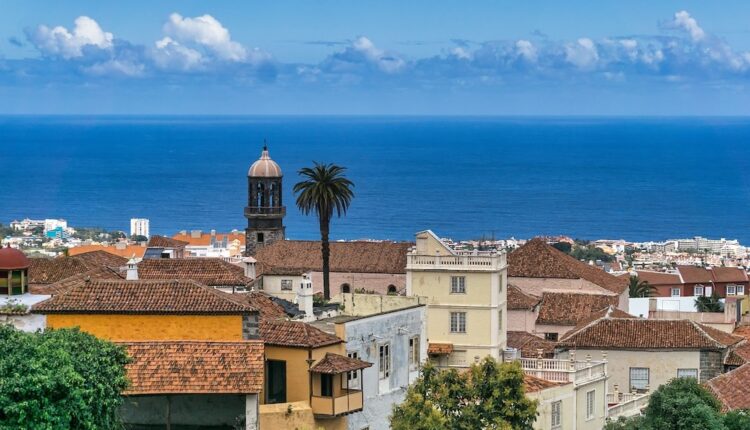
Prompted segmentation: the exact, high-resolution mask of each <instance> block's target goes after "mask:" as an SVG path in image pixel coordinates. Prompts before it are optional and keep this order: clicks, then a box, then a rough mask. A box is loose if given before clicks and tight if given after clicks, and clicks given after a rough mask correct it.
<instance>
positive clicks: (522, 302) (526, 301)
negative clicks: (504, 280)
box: [507, 284, 542, 311]
mask: <svg viewBox="0 0 750 430" xmlns="http://www.w3.org/2000/svg"><path fill="white" fill-rule="evenodd" d="M507 300H508V310H509V311H530V310H532V309H534V307H535V306H536V305H538V304H539V302H540V301H541V300H542V299H540V298H539V297H537V296H532V295H531V294H527V293H525V292H523V291H521V289H520V288H518V287H516V286H515V285H512V284H508V298H507Z"/></svg>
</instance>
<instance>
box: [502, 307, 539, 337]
mask: <svg viewBox="0 0 750 430" xmlns="http://www.w3.org/2000/svg"><path fill="white" fill-rule="evenodd" d="M536 316H537V314H536V312H533V311H521V310H515V311H511V310H509V311H508V331H525V332H527V333H534V329H535V327H536Z"/></svg>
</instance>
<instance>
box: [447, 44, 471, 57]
mask: <svg viewBox="0 0 750 430" xmlns="http://www.w3.org/2000/svg"><path fill="white" fill-rule="evenodd" d="M451 55H453V56H454V57H456V58H458V59H459V60H470V59H471V53H470V52H469V51H467V50H466V49H464V48H463V47H461V46H456V47H455V48H453V49H451Z"/></svg>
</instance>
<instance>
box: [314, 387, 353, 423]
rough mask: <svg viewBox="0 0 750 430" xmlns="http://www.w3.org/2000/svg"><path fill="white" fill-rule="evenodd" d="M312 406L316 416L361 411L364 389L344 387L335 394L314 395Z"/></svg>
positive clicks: (334, 415)
mask: <svg viewBox="0 0 750 430" xmlns="http://www.w3.org/2000/svg"><path fill="white" fill-rule="evenodd" d="M310 406H312V410H313V414H315V417H316V418H325V417H338V416H341V415H346V414H351V413H354V412H359V411H361V410H362V391H361V390H352V389H346V388H342V389H341V391H340V392H339V393H336V395H335V396H333V395H332V396H330V397H328V396H312V399H311V401H310Z"/></svg>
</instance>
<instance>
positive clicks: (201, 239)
mask: <svg viewBox="0 0 750 430" xmlns="http://www.w3.org/2000/svg"><path fill="white" fill-rule="evenodd" d="M224 237H226V238H227V242H228V243H229V244H231V243H232V242H233V241H235V240H237V241H239V242H240V245H242V246H245V234H244V233H242V232H236V233H216V241H217V242H219V241H223V240H224ZM172 239H176V240H179V241H182V242H186V243H187V244H188V246H208V245H210V244H211V233H201V235H200V236H198V237H193V236H192V235H191V234H190V233H189V232H188V233H185V234H181V233H178V234H175V235H174V236H172Z"/></svg>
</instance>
